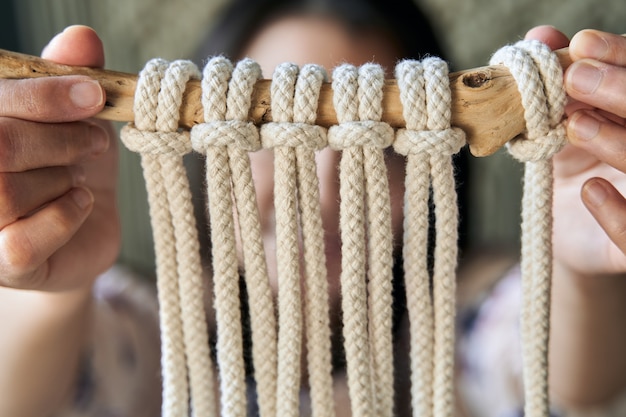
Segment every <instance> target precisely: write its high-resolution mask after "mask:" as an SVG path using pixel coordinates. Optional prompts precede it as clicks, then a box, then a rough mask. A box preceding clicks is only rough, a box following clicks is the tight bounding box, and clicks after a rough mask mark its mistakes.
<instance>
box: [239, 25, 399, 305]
mask: <svg viewBox="0 0 626 417" xmlns="http://www.w3.org/2000/svg"><path fill="white" fill-rule="evenodd" d="M242 56H247V57H250V58H252V59H253V60H255V61H256V62H258V63H259V64H260V65H261V68H262V69H263V76H264V78H271V76H272V72H273V71H274V68H275V67H276V65H278V64H280V63H283V62H293V63H295V64H298V65H303V64H307V63H316V64H319V65H322V66H324V67H325V68H326V70H327V72H328V74H329V76H330V75H332V69H333V68H334V67H335V66H337V65H339V64H341V63H346V62H347V63H351V64H354V65H360V64H363V63H366V62H377V63H379V64H381V65H382V66H383V67H384V68H385V70H386V71H387V77H391V76H392V73H391V72H390V71H393V68H394V66H395V63H396V60H397V59H398V57H400V55H399V53H398V49H397V47H396V46H395V45H394V43H393V42H392V41H391V40H390V39H389V38H388V37H386V36H385V35H383V34H381V33H378V32H359V33H356V32H351V31H349V30H348V29H347V28H345V27H344V26H342V25H341V24H340V23H338V22H337V21H334V20H331V19H328V18H322V17H311V16H307V17H305V16H288V17H284V18H282V19H279V20H276V21H274V22H273V23H270V24H269V25H267V26H266V27H264V28H263V29H261V31H260V32H259V33H258V34H257V36H255V37H254V39H253V40H252V41H251V42H250V43H249V44H248V45H247V46H246V47H245V48H244V49H243V52H242ZM250 157H251V163H252V175H253V178H254V181H255V186H256V191H257V196H258V197H257V198H258V203H259V210H260V213H259V214H260V218H261V224H262V230H263V238H264V241H265V246H266V250H267V254H268V255H267V256H268V268H269V273H270V278H271V280H272V285H273V287H274V289H276V257H275V253H274V249H275V247H276V235H275V230H274V224H275V222H274V206H273V184H274V179H273V178H274V168H273V153H272V151H270V150H262V151H259V152H255V153H253V154H251V155H250ZM339 158H340V154H339V153H338V152H336V151H333V150H330V149H328V148H326V149H323V150H321V151H319V152H318V153H317V155H316V161H317V174H318V177H319V181H320V199H321V201H320V203H321V210H322V221H323V226H324V231H325V237H326V241H325V244H326V253H327V267H328V280H329V286H330V292H331V300H332V301H331V302H332V303H333V304H334V303H336V302H337V301H338V295H339V274H340V271H341V252H340V248H341V241H340V234H339V172H338V166H339ZM387 168H388V176H389V184H390V191H391V196H392V212H393V220H392V223H393V230H394V235H395V237H396V242H398V238H399V236H400V232H401V226H402V196H403V192H404V188H403V184H404V160H403V159H402V158H401V157H399V156H397V155H395V154H393V153H392V152H391V151H388V152H387Z"/></svg>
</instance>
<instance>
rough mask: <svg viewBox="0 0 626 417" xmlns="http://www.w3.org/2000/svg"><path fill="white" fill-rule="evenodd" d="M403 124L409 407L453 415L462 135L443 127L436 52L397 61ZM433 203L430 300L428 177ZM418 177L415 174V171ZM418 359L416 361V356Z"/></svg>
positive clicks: (399, 147) (445, 91)
mask: <svg viewBox="0 0 626 417" xmlns="http://www.w3.org/2000/svg"><path fill="white" fill-rule="evenodd" d="M396 78H397V79H398V85H399V87H400V98H401V100H402V103H403V106H404V117H405V119H406V121H407V125H406V129H401V130H399V131H398V133H397V136H396V141H395V143H394V147H395V149H396V151H397V152H398V153H401V154H404V155H408V165H407V180H406V196H405V230H404V239H405V247H404V254H405V280H406V287H407V303H408V308H409V318H410V321H411V327H410V331H411V353H412V355H411V358H412V364H411V369H412V396H413V401H412V406H413V413H414V415H420V416H422V415H425V416H436V417H440V416H441V417H444V416H446V417H447V416H453V415H454V413H455V406H454V332H455V328H454V321H455V291H456V275H455V274H456V263H457V259H456V258H457V235H458V230H457V224H458V209H457V201H456V191H455V183H454V176H453V170H452V160H451V156H452V155H453V154H454V153H456V152H458V151H459V150H460V148H461V147H462V146H463V144H464V142H465V140H464V139H465V138H464V134H463V132H461V131H460V130H458V129H454V128H451V127H450V102H451V96H450V89H449V85H448V69H447V65H446V64H445V62H443V61H442V60H440V59H439V58H427V59H424V60H423V61H421V62H418V61H404V62H402V63H400V64H398V66H396ZM429 176H430V178H431V179H432V191H433V203H434V206H435V254H434V256H435V261H434V270H433V289H432V293H433V298H434V299H433V300H431V296H430V282H429V281H430V280H429V275H428V268H427V260H426V259H427V256H428V253H427V252H428V251H427V241H428V236H427V235H428V233H427V231H428V214H427V213H428V208H427V206H428V197H429V186H428V185H429V184H428V179H427V178H429ZM420 178H421V179H420ZM415 361H418V362H419V363H415Z"/></svg>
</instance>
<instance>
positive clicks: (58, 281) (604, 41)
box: [0, 25, 626, 417]
mask: <svg viewBox="0 0 626 417" xmlns="http://www.w3.org/2000/svg"><path fill="white" fill-rule="evenodd" d="M301 26H302V25H299V26H298V28H299V29H300V27H301ZM331 30H332V28H331V27H325V28H324V31H322V32H320V31H319V26H316V33H317V34H319V33H326V32H327V31H328V32H329V33H330V31H331ZM338 35H339V34H338ZM528 37H531V38H539V39H541V40H544V41H546V42H547V43H548V44H550V45H551V46H552V47H560V46H564V45H566V44H567V39H566V38H565V37H564V36H563V35H562V34H559V33H558V32H556V31H555V30H554V29H552V28H546V27H543V28H538V29H536V30H535V31H533V32H530V33H529V35H528ZM598 37H600V40H599V41H598ZM292 39H295V37H286V38H282V40H283V41H285V42H288V41H290V40H292ZM598 44H599V45H600V46H598ZM300 45H302V44H300ZM602 45H604V47H602ZM331 46H333V43H328V42H327V43H324V48H325V49H326V50H330V47H331ZM352 46H354V44H352ZM254 47H255V45H254V44H250V45H248V46H247V48H248V51H247V52H248V53H249V54H250V55H255V54H256V53H255V52H254ZM300 47H301V46H300ZM357 50H358V48H356V47H351V48H350V49H349V50H348V51H344V52H342V53H339V52H333V53H332V54H331V55H330V56H329V57H324V56H312V57H311V59H310V60H309V59H306V61H314V62H317V63H321V64H324V65H326V66H328V67H329V68H331V67H332V66H334V65H335V64H336V63H337V62H339V61H343V60H347V59H350V58H349V57H350V55H349V54H350V53H352V52H355V51H357ZM598 51H603V52H602V53H601V54H600V55H601V56H598V55H596V54H597V53H598ZM571 53H572V55H573V58H574V60H575V61H576V62H575V63H574V64H573V65H572V67H570V69H569V70H568V72H567V73H566V76H565V85H566V88H567V91H568V93H569V95H570V96H571V97H572V98H574V99H576V100H577V101H576V102H575V103H573V104H572V105H571V106H570V108H569V110H568V115H569V121H568V134H569V137H570V146H568V147H567V148H566V149H565V150H564V151H563V152H562V153H560V154H559V155H558V156H557V158H556V160H555V168H556V171H555V172H556V189H555V192H556V193H555V271H556V274H555V277H554V292H553V309H552V311H553V315H552V323H553V325H552V333H551V344H552V352H553V355H552V358H551V369H550V375H551V380H552V388H553V393H554V398H555V399H556V400H557V401H558V402H560V403H562V404H565V405H571V404H577V405H581V404H582V405H590V404H597V403H600V402H602V401H605V400H606V399H608V398H610V397H611V396H613V395H615V394H616V393H618V392H620V391H621V390H623V389H624V387H625V385H626V382H625V379H624V378H625V375H626V358H625V357H624V355H623V352H624V351H626V340H625V339H626V335H625V334H624V333H625V332H623V325H622V324H621V323H622V322H621V318H622V317H624V316H625V313H626V311H624V310H625V309H626V302H624V301H625V300H624V298H626V287H625V286H626V280H625V279H624V277H623V271H624V267H625V266H626V258H625V257H624V255H623V252H624V250H626V233H624V230H626V225H625V223H626V216H624V215H623V214H624V211H625V209H626V203H625V202H624V199H623V197H622V196H621V195H620V194H619V193H618V191H617V190H620V189H621V190H622V191H623V190H624V189H626V180H625V177H624V174H623V173H624V170H625V169H626V166H625V163H624V161H625V160H626V158H624V144H623V143H624V139H625V138H626V130H625V129H626V128H625V127H624V117H625V116H626V100H620V99H619V98H620V97H626V87H625V86H626V73H625V72H626V70H624V66H626V44H625V43H624V40H623V39H621V38H619V37H615V36H611V35H609V34H605V33H598V32H589V31H587V32H582V33H580V34H578V35H577V36H575V37H574V38H573V39H572V43H571ZM256 55H257V56H256V58H257V59H258V60H259V61H260V62H261V63H262V66H263V67H264V68H266V70H267V69H268V68H272V66H273V64H272V62H273V61H271V60H269V59H267V58H263V57H264V56H265V55H263V54H260V53H259V54H256ZM44 56H45V57H46V58H49V59H52V60H55V61H57V62H61V63H66V64H71V65H87V66H102V65H103V63H104V56H103V53H102V45H101V43H100V40H99V39H98V38H97V36H96V35H95V33H94V32H93V31H92V30H90V29H88V28H85V27H73V28H71V29H68V30H66V31H65V32H64V33H63V34H61V35H59V36H58V37H56V38H55V39H54V40H53V41H52V42H51V43H50V45H49V46H48V47H47V48H46V50H45V52H44ZM394 56H395V55H394V54H388V49H385V48H384V49H383V50H381V51H379V53H372V52H369V55H368V56H367V57H364V58H365V60H371V59H375V60H376V61H380V62H383V61H385V60H386V59H387V58H390V61H389V62H390V63H391V65H388V68H391V66H392V65H393V64H394V63H395V62H394V61H393V59H394ZM386 57H387V58H386ZM281 59H283V58H281ZM284 59H287V57H285V58H284ZM325 59H330V61H329V62H326V61H325ZM294 60H295V59H294ZM296 62H298V61H297V60H296ZM302 62H304V60H303V61H300V62H299V63H302ZM355 63H357V64H358V63H360V62H356V60H355ZM586 64H592V65H593V66H596V67H597V68H600V70H601V71H600V73H601V75H602V77H600V78H599V79H600V81H599V83H596V85H597V86H596V88H595V89H590V90H588V91H582V86H583V85H584V83H583V82H582V81H585V80H587V81H588V80H589V79H590V78H592V77H594V76H595V75H594V74H593V73H590V72H589V71H586V72H585V71H583V72H578V71H577V69H580V68H583V67H584V65H586ZM266 75H267V74H266ZM596 75H597V74H596ZM596 78H597V77H596ZM85 81H87V80H86V79H85V78H83V77H58V78H55V79H45V80H25V81H14V80H0V136H1V137H2V139H3V140H2V142H1V145H0V146H1V150H2V152H0V156H1V155H10V156H11V158H6V157H5V158H2V157H0V201H1V202H2V204H1V206H2V207H3V210H2V212H0V286H2V287H4V288H2V289H0V299H1V301H0V313H1V314H2V317H4V318H5V319H4V320H3V321H2V331H0V338H1V339H0V358H1V360H0V390H2V392H3V396H2V397H3V401H2V402H0V415H19V416H25V417H28V416H40V415H43V414H45V413H48V412H49V411H50V410H52V409H55V408H57V407H58V406H59V404H61V403H62V402H63V401H67V399H68V398H69V397H70V396H71V393H72V383H73V382H74V381H73V376H74V372H73V371H74V370H75V369H76V367H77V364H78V359H79V352H80V349H81V348H82V346H83V345H84V342H85V340H84V334H85V331H86V330H87V329H88V328H89V326H90V318H89V315H88V314H87V313H88V311H89V305H90V291H91V286H92V284H93V281H94V280H95V278H96V277H97V275H98V274H99V273H101V272H102V271H104V270H105V269H106V268H108V267H109V266H110V265H111V264H112V263H113V262H114V259H115V256H116V254H117V251H118V250H119V220H118V216H117V211H116V209H115V191H116V190H115V183H116V172H117V167H116V163H117V152H116V147H115V143H116V141H115V140H113V138H114V133H113V132H112V130H111V129H110V126H109V125H106V124H100V123H95V122H93V121H91V120H89V118H90V117H91V116H93V115H95V114H96V113H97V112H98V111H99V110H100V109H101V108H102V106H103V104H104V96H103V93H102V91H101V90H98V89H97V88H95V89H90V88H88V87H87V88H85V89H80V88H79V89H78V90H72V89H71V87H72V86H73V85H76V84H77V83H84V82H85ZM71 91H73V92H74V93H76V94H70V92H71ZM90 91H91V92H90ZM72 98H75V99H77V100H74V101H73V100H72ZM77 104H79V106H77ZM589 118H592V119H593V120H589ZM595 121H597V122H598V123H597V126H596V127H597V128H596V127H594V126H595V125H594V123H595ZM590 122H593V123H590ZM590 133H591V134H590ZM589 136H590V137H589ZM257 157H258V158H267V157H268V156H267V155H265V156H263V155H262V154H258V155H257V156H254V157H253V158H257ZM318 160H319V162H320V163H319V166H318V171H319V173H320V178H321V179H322V183H323V184H326V185H328V189H327V192H326V191H324V190H322V199H323V200H324V201H327V202H328V203H329V205H328V208H325V209H324V210H325V213H326V214H325V215H324V217H325V226H326V227H327V228H328V229H329V230H331V231H332V230H333V229H335V228H336V213H337V212H336V209H337V207H338V206H337V204H336V202H337V195H336V188H337V187H336V172H335V168H336V164H337V162H336V161H337V155H336V154H328V155H321V156H320V157H319V159H318ZM253 164H254V166H255V181H256V183H257V187H258V189H259V191H260V192H261V194H262V195H269V192H266V191H264V190H265V189H264V188H263V187H271V184H269V183H265V182H263V180H261V179H259V178H271V175H265V174H266V172H265V171H266V170H270V169H271V165H270V164H269V162H268V161H267V160H265V161H262V160H254V159H253ZM260 167H263V168H260ZM390 167H392V168H393V169H392V170H391V171H390V178H391V180H392V184H393V185H394V186H398V184H401V177H402V175H401V174H402V173H401V172H400V170H398V171H396V169H395V168H396V165H395V163H391V164H390ZM600 176H601V177H603V178H605V179H604V180H603V179H595V178H599V177H600ZM590 178H594V179H591V180H590ZM607 180H608V181H607ZM610 184H612V185H610ZM581 190H582V191H581ZM325 196H327V197H325ZM581 196H582V199H581ZM396 200H397V199H396ZM268 201H269V200H268ZM324 201H323V204H324ZM264 202H265V203H266V204H269V203H267V202H266V201H265V200H261V210H262V213H264V214H263V216H265V214H268V216H270V217H265V218H270V219H271V213H272V209H271V207H269V208H263V204H264ZM578 202H579V203H578ZM396 207H397V206H396ZM263 210H266V211H263ZM587 213H591V214H587ZM394 219H395V220H394V223H396V224H399V223H398V222H399V221H400V219H401V216H398V215H397V214H396V215H395V217H394ZM594 219H595V220H594ZM270 221H271V220H270ZM596 221H597V222H599V224H600V226H598V223H596ZM396 230H399V229H398V226H396ZM266 239H268V241H271V240H272V236H271V231H270V232H269V235H266ZM332 239H335V237H334V236H332V235H331V240H330V241H329V242H332ZM330 271H331V272H330V275H331V277H332V276H333V274H335V272H333V269H332V268H330ZM333 291H335V290H333ZM8 318H10V319H8ZM42 346H43V347H45V348H44V351H45V354H43V355H42Z"/></svg>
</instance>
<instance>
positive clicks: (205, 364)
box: [122, 60, 216, 416]
mask: <svg viewBox="0 0 626 417" xmlns="http://www.w3.org/2000/svg"><path fill="white" fill-rule="evenodd" d="M142 74H143V76H140V81H139V84H138V94H137V101H136V106H135V113H136V115H137V116H136V123H137V127H134V126H133V125H129V126H126V127H125V128H124V129H123V131H122V139H123V140H124V143H125V144H126V145H127V146H128V147H129V148H130V149H131V150H134V151H136V152H139V153H141V155H142V165H143V167H144V173H145V177H146V185H147V189H148V194H149V199H150V205H151V217H152V218H153V228H154V233H155V251H156V254H157V275H158V276H159V280H158V282H157V286H158V289H159V301H160V309H161V311H160V314H161V323H162V326H163V336H162V349H163V361H162V368H163V371H162V372H163V387H164V390H163V391H164V392H163V405H162V414H163V415H164V416H179V415H180V416H184V415H187V414H188V411H187V407H188V405H187V404H188V400H189V398H190V397H191V406H192V411H193V415H195V416H211V415H215V413H216V408H215V403H216V402H215V399H214V388H213V381H214V376H213V365H212V363H211V359H210V355H209V348H208V343H207V341H208V331H207V325H206V319H205V312H204V305H203V297H202V294H203V291H204V287H203V279H202V267H201V260H200V253H199V243H198V236H197V230H196V224H195V218H194V217H193V207H192V205H191V193H190V190H189V182H188V180H187V176H186V173H185V170H184V167H183V164H182V156H183V155H184V154H186V153H188V152H189V151H190V150H191V144H190V142H189V135H188V134H183V133H178V132H177V128H178V109H179V107H180V105H181V102H182V95H183V92H184V90H185V85H186V83H187V81H188V80H189V78H191V77H198V70H197V68H196V67H195V66H194V65H193V64H191V63H190V62H188V61H175V62H173V63H171V64H168V63H166V62H165V61H162V60H153V61H151V62H149V63H148V64H147V65H146V68H145V69H144V71H143V72H142ZM157 92H158V94H156V93H157ZM145 96H150V97H152V98H151V99H150V100H144V99H143V98H144V97H145ZM155 97H156V100H155V99H154V98H155ZM187 380H188V381H187Z"/></svg>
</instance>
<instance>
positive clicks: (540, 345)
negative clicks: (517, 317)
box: [491, 41, 566, 417]
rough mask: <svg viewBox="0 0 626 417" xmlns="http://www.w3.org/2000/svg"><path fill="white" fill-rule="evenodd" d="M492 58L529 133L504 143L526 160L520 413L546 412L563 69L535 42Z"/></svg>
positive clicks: (562, 140)
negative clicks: (516, 95)
mask: <svg viewBox="0 0 626 417" xmlns="http://www.w3.org/2000/svg"><path fill="white" fill-rule="evenodd" d="M491 63H498V64H503V65H505V66H507V67H508V68H509V70H510V71H511V74H512V75H513V77H514V78H515V80H516V82H517V85H518V90H519V92H520V94H521V97H522V104H523V106H524V118H525V120H526V130H527V132H526V134H525V135H522V136H521V137H519V138H516V139H515V140H514V141H512V142H511V143H510V144H509V145H508V149H509V152H510V153H511V154H512V155H513V156H514V157H515V158H516V159H518V160H520V161H522V162H525V171H524V195H523V198H522V265H521V267H522V291H523V294H522V297H523V298H522V326H521V327H522V352H523V377H524V396H525V408H524V413H525V415H527V416H529V417H535V416H536V417H545V416H548V415H549V413H550V410H549V408H550V399H549V392H548V344H549V334H550V288H551V276H552V246H551V245H552V186H553V176H552V159H551V158H552V155H554V154H555V153H556V152H558V151H559V150H560V149H561V147H562V146H563V144H564V143H565V130H564V127H563V124H562V122H561V120H562V117H563V112H564V106H565V102H566V96H565V91H564V89H563V74H562V69H561V66H560V64H559V61H558V59H557V57H556V55H554V54H553V53H552V52H551V51H550V49H549V48H548V47H547V46H546V45H544V44H542V43H540V42H537V41H520V42H518V43H517V44H515V45H507V46H505V47H503V48H501V49H500V50H498V51H497V52H496V53H495V54H494V55H493V57H492V59H491Z"/></svg>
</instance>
